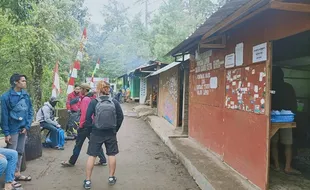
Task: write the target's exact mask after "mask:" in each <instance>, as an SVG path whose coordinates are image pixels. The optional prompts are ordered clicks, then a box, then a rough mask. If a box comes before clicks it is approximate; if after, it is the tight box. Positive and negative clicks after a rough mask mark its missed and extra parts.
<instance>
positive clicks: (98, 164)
mask: <svg viewBox="0 0 310 190" xmlns="http://www.w3.org/2000/svg"><path fill="white" fill-rule="evenodd" d="M107 165H108V164H107V163H106V162H96V163H95V166H107Z"/></svg>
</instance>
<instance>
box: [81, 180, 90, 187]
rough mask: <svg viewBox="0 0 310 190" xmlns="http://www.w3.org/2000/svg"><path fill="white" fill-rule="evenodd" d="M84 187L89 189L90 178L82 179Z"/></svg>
mask: <svg viewBox="0 0 310 190" xmlns="http://www.w3.org/2000/svg"><path fill="white" fill-rule="evenodd" d="M83 186H84V189H91V181H90V180H84V185H83Z"/></svg>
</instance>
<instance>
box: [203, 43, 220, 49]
mask: <svg viewBox="0 0 310 190" xmlns="http://www.w3.org/2000/svg"><path fill="white" fill-rule="evenodd" d="M225 47H226V45H224V44H200V48H203V49H224V48H225Z"/></svg>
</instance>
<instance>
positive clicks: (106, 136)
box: [84, 81, 124, 189]
mask: <svg viewBox="0 0 310 190" xmlns="http://www.w3.org/2000/svg"><path fill="white" fill-rule="evenodd" d="M97 93H98V94H99V97H98V98H96V99H95V100H92V101H91V102H90V104H89V107H88V109H87V113H86V126H89V127H92V133H91V135H90V141H89V145H88V150H87V154H88V155H89V157H88V160H87V166H86V180H84V188H85V189H90V188H91V175H92V171H93V167H94V163H95V160H96V156H98V155H99V153H100V150H101V148H102V145H103V144H105V147H106V151H107V155H108V160H109V179H108V182H109V184H110V185H114V184H115V183H116V177H115V169H116V157H115V156H116V155H117V154H118V152H119V151H118V145H117V138H116V133H117V132H118V130H119V129H120V127H121V125H122V122H123V119H124V115H123V111H122V108H121V106H120V104H119V103H118V101H117V100H115V99H112V98H111V97H110V96H109V94H110V84H109V83H107V82H105V81H100V82H99V83H98V84H97ZM93 115H94V122H92V121H93V120H92V116H93ZM93 123H94V125H93Z"/></svg>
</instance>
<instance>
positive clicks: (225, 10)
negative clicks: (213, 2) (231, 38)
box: [167, 0, 266, 56]
mask: <svg viewBox="0 0 310 190" xmlns="http://www.w3.org/2000/svg"><path fill="white" fill-rule="evenodd" d="M250 1H252V0H230V1H228V2H227V3H226V4H225V5H224V6H222V7H221V8H219V10H218V11H216V12H215V13H213V14H212V15H211V16H210V17H209V18H208V19H207V20H206V21H205V22H204V23H203V24H202V25H201V26H200V27H198V28H197V29H196V30H195V32H194V33H192V34H191V35H190V36H189V37H187V38H186V39H185V40H184V41H182V42H181V43H180V44H179V45H178V46H176V47H175V48H174V49H172V50H171V51H170V52H169V53H168V54H167V55H172V56H175V55H177V54H181V53H187V52H188V51H189V50H190V49H192V48H193V47H195V45H197V44H198V43H199V41H200V39H201V37H202V36H203V35H204V34H205V33H207V32H208V31H210V30H211V29H212V28H214V27H215V26H217V25H218V24H220V23H221V22H222V21H224V19H226V18H228V17H229V16H230V15H232V14H233V13H235V12H236V11H237V10H238V9H240V8H241V7H243V6H244V5H245V4H247V3H249V2H250ZM261 1H266V0H261ZM258 8H259V6H256V7H255V8H254V9H258ZM250 11H253V9H251V10H250ZM240 16H244V15H240Z"/></svg>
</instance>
